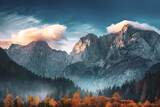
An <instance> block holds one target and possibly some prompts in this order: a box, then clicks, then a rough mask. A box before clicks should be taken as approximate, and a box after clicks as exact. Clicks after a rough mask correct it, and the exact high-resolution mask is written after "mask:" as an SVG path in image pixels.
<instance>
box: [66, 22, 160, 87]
mask: <svg viewBox="0 0 160 107" xmlns="http://www.w3.org/2000/svg"><path fill="white" fill-rule="evenodd" d="M71 57H72V61H71V62H72V64H71V65H69V66H67V67H66V69H65V70H64V76H65V77H67V78H70V79H72V80H73V81H75V83H77V84H79V85H80V86H81V87H83V88H86V89H87V88H88V87H90V88H92V89H91V90H95V89H99V88H104V87H107V86H113V85H122V84H123V83H124V82H125V81H126V80H127V81H130V80H132V79H136V80H139V79H141V78H142V77H143V76H144V74H145V72H146V70H147V69H148V68H149V67H150V66H152V65H153V64H155V63H157V62H159V59H160V35H159V34H158V33H156V32H155V31H147V30H139V29H136V28H133V27H132V26H131V25H124V27H123V28H122V30H121V31H120V32H118V33H112V34H108V35H104V36H102V37H99V38H98V37H97V36H96V35H94V34H88V35H87V36H85V37H82V38H81V39H80V41H79V42H78V43H77V44H76V45H75V46H74V48H73V51H72V52H71ZM82 78H85V79H82Z"/></svg>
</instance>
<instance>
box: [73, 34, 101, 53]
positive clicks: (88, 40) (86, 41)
mask: <svg viewBox="0 0 160 107" xmlns="http://www.w3.org/2000/svg"><path fill="white" fill-rule="evenodd" d="M97 40H98V37H97V36H96V35H94V34H92V33H89V34H87V35H86V36H85V37H82V38H81V39H80V40H79V42H78V43H76V45H75V46H74V48H73V51H74V52H75V53H80V52H83V51H84V50H85V49H86V47H87V46H90V45H91V44H94V43H95V42H96V41H97Z"/></svg>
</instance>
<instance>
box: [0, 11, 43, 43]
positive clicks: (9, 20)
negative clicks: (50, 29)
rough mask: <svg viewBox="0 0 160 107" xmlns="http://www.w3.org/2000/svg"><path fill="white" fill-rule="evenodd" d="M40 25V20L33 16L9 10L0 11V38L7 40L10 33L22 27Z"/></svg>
mask: <svg viewBox="0 0 160 107" xmlns="http://www.w3.org/2000/svg"><path fill="white" fill-rule="evenodd" d="M40 26H41V21H40V20H38V19H36V18H34V17H33V16H24V15H19V14H17V13H10V12H0V37H1V40H9V39H10V36H11V34H12V33H17V32H19V31H20V30H22V29H27V28H31V27H40Z"/></svg>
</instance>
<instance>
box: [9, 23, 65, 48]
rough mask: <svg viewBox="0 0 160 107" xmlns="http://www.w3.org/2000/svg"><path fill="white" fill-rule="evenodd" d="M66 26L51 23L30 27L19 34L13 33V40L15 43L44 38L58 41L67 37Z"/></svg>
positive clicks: (49, 40)
mask: <svg viewBox="0 0 160 107" xmlns="http://www.w3.org/2000/svg"><path fill="white" fill-rule="evenodd" d="M66 28H67V27H66V26H64V25H59V24H55V25H50V26H46V27H43V28H42V29H39V28H29V29H25V30H21V31H19V32H18V33H17V34H12V36H11V40H12V42H13V43H17V44H21V45H26V44H28V43H30V42H32V41H38V40H44V41H47V42H51V41H53V42H54V43H57V41H59V40H62V39H65V37H64V36H63V35H64V33H65V30H66Z"/></svg>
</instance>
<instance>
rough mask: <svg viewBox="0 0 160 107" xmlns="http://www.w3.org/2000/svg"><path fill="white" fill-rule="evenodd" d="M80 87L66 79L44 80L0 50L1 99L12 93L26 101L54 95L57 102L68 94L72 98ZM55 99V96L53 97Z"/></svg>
mask: <svg viewBox="0 0 160 107" xmlns="http://www.w3.org/2000/svg"><path fill="white" fill-rule="evenodd" d="M77 90H78V87H75V85H74V83H73V82H72V81H71V80H68V79H65V78H54V79H51V78H44V77H41V76H38V75H36V74H35V73H32V72H31V71H29V70H27V69H26V68H24V67H22V66H20V65H18V64H17V63H16V62H14V61H13V60H12V59H10V58H9V57H8V55H7V54H6V52H5V51H4V50H3V49H2V48H0V97H1V98H5V97H6V96H7V94H9V93H12V95H13V96H14V97H16V96H19V97H21V98H23V99H26V98H27V97H28V96H37V95H38V96H39V97H40V98H41V99H44V98H45V97H47V96H52V95H54V98H55V100H59V96H60V95H61V96H63V97H64V96H65V94H66V93H68V95H69V96H70V97H71V96H72V95H73V94H74V92H75V91H77ZM52 97H53V96H52Z"/></svg>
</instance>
